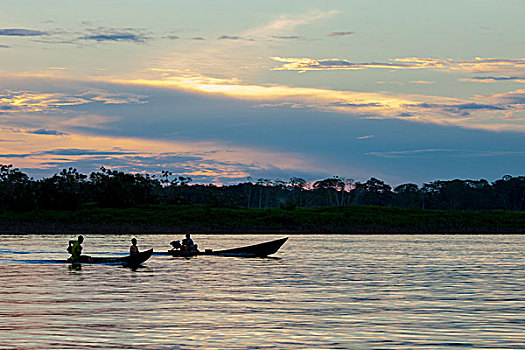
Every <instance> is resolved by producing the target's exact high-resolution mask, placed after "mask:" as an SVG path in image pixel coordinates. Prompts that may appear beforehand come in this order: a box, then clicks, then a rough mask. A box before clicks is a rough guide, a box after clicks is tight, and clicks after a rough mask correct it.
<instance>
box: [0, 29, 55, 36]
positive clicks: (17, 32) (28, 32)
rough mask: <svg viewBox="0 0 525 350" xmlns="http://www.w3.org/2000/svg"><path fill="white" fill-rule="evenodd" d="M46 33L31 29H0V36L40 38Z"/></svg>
mask: <svg viewBox="0 0 525 350" xmlns="http://www.w3.org/2000/svg"><path fill="white" fill-rule="evenodd" d="M42 35H48V33H47V32H42V31H40V30H32V29H0V36H42Z"/></svg>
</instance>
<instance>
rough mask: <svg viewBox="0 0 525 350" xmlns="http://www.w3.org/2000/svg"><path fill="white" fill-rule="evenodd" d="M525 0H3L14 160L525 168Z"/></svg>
mask: <svg viewBox="0 0 525 350" xmlns="http://www.w3.org/2000/svg"><path fill="white" fill-rule="evenodd" d="M524 14H525V1H523V0H499V1H496V0H454V1H452V0H441V1H420V0H397V1H391V0H340V1H333V0H324V1H308V0H302V1H295V0H290V1H274V0H265V1H233V0H224V1H211V0H210V1H204V0H195V1H190V2H188V1H184V2H183V1H176V0H162V1H161V0H149V1H145V0H112V1H108V0H104V1H101V0H90V1H71V0H68V1H66V0H45V1H41V0H30V1H29V0H28V1H26V0H2V5H1V6H0V150H1V151H0V163H2V164H13V165H14V166H15V167H18V168H20V169H21V170H23V171H24V172H26V173H28V174H29V175H31V176H33V177H35V178H41V177H44V176H46V177H47V176H50V175H52V174H54V173H57V172H59V171H60V170H61V169H63V168H68V167H75V168H77V169H79V170H80V171H82V172H84V173H89V172H91V171H96V170H97V169H98V168H99V167H100V166H105V167H106V168H111V169H119V170H123V171H128V172H148V173H157V172H160V171H161V170H171V171H173V172H174V173H176V174H178V175H183V176H190V177H192V178H193V179H194V182H205V183H208V182H213V183H238V182H244V181H246V178H247V177H252V178H254V179H257V178H261V177H264V178H271V179H275V178H281V179H289V178H290V177H292V176H299V177H303V178H305V179H307V180H315V179H320V178H325V177H328V176H333V175H338V176H341V177H345V178H353V179H355V180H358V181H364V180H366V179H368V178H370V177H376V178H380V179H382V180H384V181H386V182H387V183H389V184H391V185H397V184H401V183H407V182H414V183H417V184H421V183H423V182H430V181H433V180H436V179H442V180H445V179H454V178H469V179H480V178H485V179H488V180H489V181H493V180H496V179H498V178H501V177H502V176H503V175H505V174H510V175H524V173H525V85H524V84H525V21H524V20H523V16H524Z"/></svg>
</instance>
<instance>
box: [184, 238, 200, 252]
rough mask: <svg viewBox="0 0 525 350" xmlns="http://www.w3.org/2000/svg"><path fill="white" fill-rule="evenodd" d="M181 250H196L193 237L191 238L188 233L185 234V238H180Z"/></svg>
mask: <svg viewBox="0 0 525 350" xmlns="http://www.w3.org/2000/svg"><path fill="white" fill-rule="evenodd" d="M181 249H182V251H183V252H198V251H199V250H198V249H197V245H196V244H195V243H193V239H191V237H190V234H189V233H187V234H186V238H184V239H183V240H182V247H181Z"/></svg>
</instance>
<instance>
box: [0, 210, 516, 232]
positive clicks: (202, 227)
mask: <svg viewBox="0 0 525 350" xmlns="http://www.w3.org/2000/svg"><path fill="white" fill-rule="evenodd" d="M187 232H190V233H194V234H279V235H280V234H320V235H322V234H525V212H512V211H501V210H498V211H441V210H421V209H400V208H391V207H370V206H355V207H314V208H296V209H294V210H282V209H279V208H267V209H251V208H225V207H210V206H205V205H179V206H168V205H163V206H145V207H141V208H124V209H115V208H98V207H90V208H85V209H82V210H76V211H28V212H2V213H0V234H79V233H85V234H173V235H180V234H183V233H187Z"/></svg>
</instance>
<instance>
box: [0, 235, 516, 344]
mask: <svg viewBox="0 0 525 350" xmlns="http://www.w3.org/2000/svg"><path fill="white" fill-rule="evenodd" d="M70 238H71V237H69V236H59V235H57V236H53V235H42V236H38V235H31V236H12V235H9V236H6V235H4V236H0V349H13V348H18V349H87V348H101V349H137V348H140V349H160V348H172V349H422V348H428V349H450V348H456V349H479V348H498V349H523V348H525V343H524V340H523V339H525V329H524V325H525V304H524V301H525V296H524V293H523V291H524V289H525V273H524V272H525V248H524V247H525V245H524V243H525V237H524V236H520V235H514V236H380V235H374V236H324V237H318V236H291V238H290V239H289V241H288V242H287V243H286V244H285V245H284V246H283V248H281V250H280V251H279V252H278V253H277V254H276V256H278V257H280V258H281V259H246V258H232V257H217V256H201V257H193V258H189V259H185V258H173V257H169V256H158V255H154V256H153V257H152V258H151V259H150V260H148V261H147V263H146V264H145V266H144V267H141V268H139V269H137V270H136V271H132V270H130V269H128V268H124V267H119V266H107V265H83V266H82V268H81V269H77V268H73V267H72V266H71V264H64V263H58V262H57V260H62V259H66V258H67V253H66V252H65V247H66V246H67V241H68V239H70ZM129 238H131V237H128V236H118V235H112V236H100V235H98V236H95V235H93V236H89V235H86V241H85V243H84V252H85V253H86V254H91V255H94V256H98V255H116V253H117V252H121V254H125V253H126V252H127V249H128V243H129ZM137 238H138V240H139V248H142V249H144V250H145V249H147V248H150V247H153V248H154V249H156V250H167V249H169V242H170V241H171V240H172V239H173V238H174V237H170V236H162V235H158V236H153V235H144V236H138V237H137ZM274 238H279V237H276V236H215V237H212V236H196V237H195V239H196V241H197V243H199V246H200V247H201V248H202V249H204V248H213V249H219V248H232V247H236V246H241V245H245V244H252V243H258V242H263V241H266V240H270V239H274ZM110 252H113V254H110Z"/></svg>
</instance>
